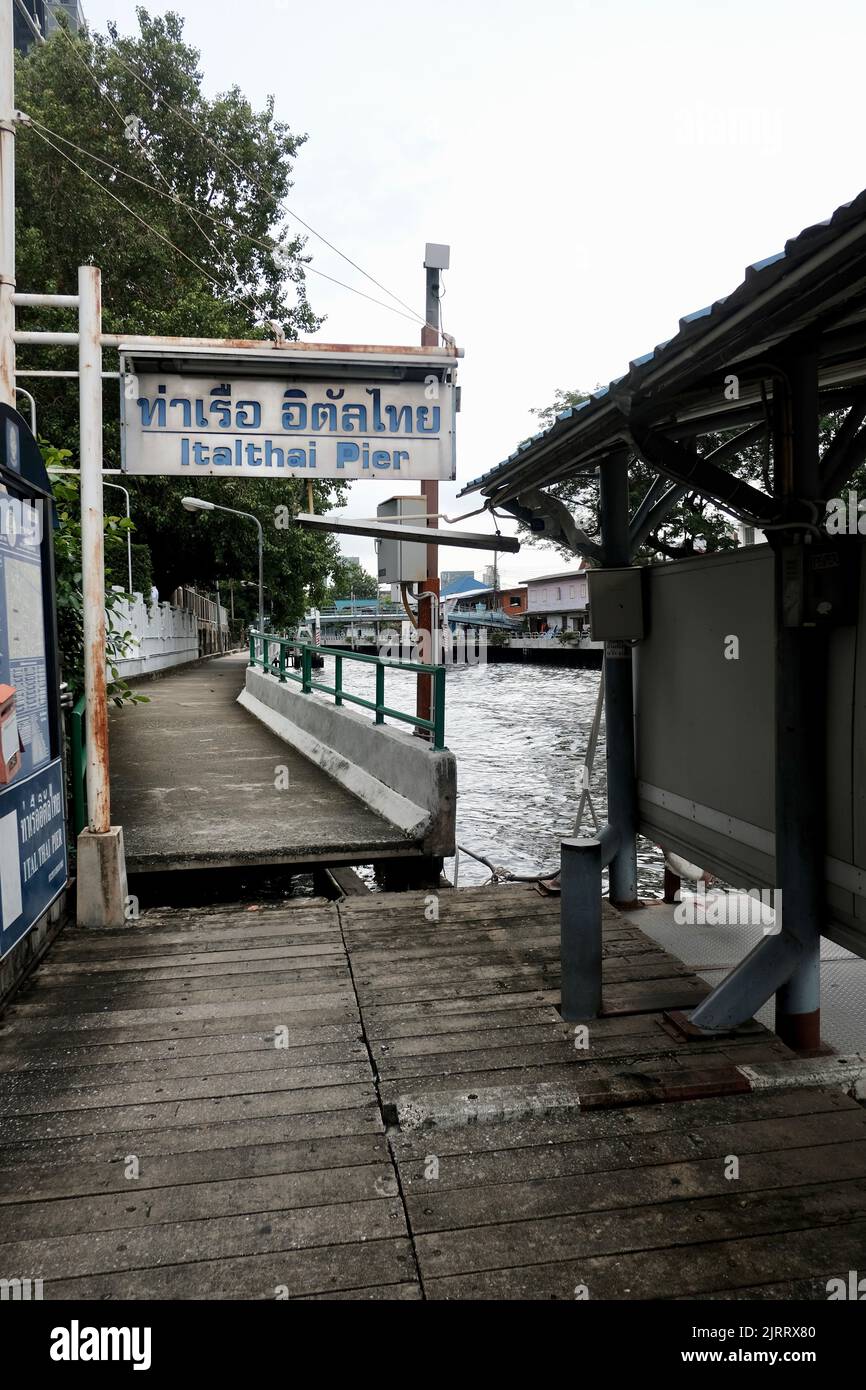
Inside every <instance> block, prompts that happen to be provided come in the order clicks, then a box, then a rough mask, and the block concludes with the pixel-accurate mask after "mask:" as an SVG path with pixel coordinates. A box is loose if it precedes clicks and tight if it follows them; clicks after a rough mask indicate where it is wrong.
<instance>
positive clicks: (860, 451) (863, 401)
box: [821, 387, 866, 501]
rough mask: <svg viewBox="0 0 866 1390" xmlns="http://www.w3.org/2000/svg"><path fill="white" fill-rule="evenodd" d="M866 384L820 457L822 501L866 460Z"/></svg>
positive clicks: (831, 494) (839, 487) (837, 489)
mask: <svg viewBox="0 0 866 1390" xmlns="http://www.w3.org/2000/svg"><path fill="white" fill-rule="evenodd" d="M864 418H866V387H864V388H861V389H860V390H859V391H858V392H857V395H856V396H855V397H854V401H853V404H852V406H851V409H850V410H849V411H848V414H847V415H846V416H845V419H844V420H843V421H842V424H841V425H840V426H839V428H838V430H837V431H836V434H835V435H834V437H833V439H832V441H831V442H830V444H829V445H828V447H827V448H826V449H825V451H824V457H823V458H822V459H821V489H822V492H823V494H824V500H825V501H826V500H827V499H828V498H830V497H835V496H836V495H837V494H838V492H839V490H840V489H841V488H842V486H843V485H844V484H845V483H847V481H848V479H849V478H850V477H851V474H852V473H853V472H854V470H855V469H857V468H859V467H860V465H861V463H862V462H863V461H864V459H866V429H861V428H860V426H861V425H862V424H863V421H864Z"/></svg>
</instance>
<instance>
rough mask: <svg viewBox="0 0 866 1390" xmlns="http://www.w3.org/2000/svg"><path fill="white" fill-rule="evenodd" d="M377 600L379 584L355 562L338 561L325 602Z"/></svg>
mask: <svg viewBox="0 0 866 1390" xmlns="http://www.w3.org/2000/svg"><path fill="white" fill-rule="evenodd" d="M353 594H354V596H355V598H378V596H379V584H378V581H377V580H375V579H374V578H373V576H372V574H370V573H369V572H368V571H367V570H365V569H364V566H363V565H361V564H359V562H358V561H357V560H338V561H337V564H336V566H335V567H334V573H333V579H332V582H331V584H330V586H329V588H328V592H327V595H326V601H329V602H333V601H334V599H338V598H351V597H352V595H353Z"/></svg>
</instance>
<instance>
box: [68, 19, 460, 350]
mask: <svg viewBox="0 0 866 1390" xmlns="http://www.w3.org/2000/svg"><path fill="white" fill-rule="evenodd" d="M58 27H59V29H60V31H61V33H62V34H63V35H64V37H65V39H66V41H67V43H68V44H69V46H70V47H71V48H72V49H73V51H74V52H76V56H79V55H78V54H77V50H76V49H75V43H74V41H73V39H72V36H71V35H70V34H69V33H68V31H67V29H66V27H65V26H64V25H62V24H61V25H59V26H58ZM112 57H113V58H114V59H115V61H116V62H118V63H119V64H120V66H121V67H122V68H124V69H125V70H126V71H127V72H128V73H129V74H130V76H131V77H133V78H134V79H135V81H136V82H138V83H140V85H141V86H142V87H144V89H145V90H146V91H148V92H149V93H150V95H151V96H152V97H153V98H154V100H155V101H156V102H157V103H158V104H159V105H162V106H164V107H165V108H166V110H167V111H171V113H172V114H173V115H174V116H176V117H177V118H178V120H180V121H183V123H184V124H185V125H187V126H188V127H189V128H190V130H192V131H193V132H194V133H195V134H196V135H197V136H198V137H199V139H200V140H204V141H205V142H206V144H208V145H210V147H211V148H212V149H213V150H214V151H215V152H216V153H217V154H218V155H219V156H220V157H221V158H222V159H224V160H225V161H226V162H227V163H228V164H230V165H231V166H232V168H233V169H235V170H236V172H237V173H239V174H240V175H241V176H242V177H243V178H244V179H246V181H247V182H248V183H250V184H251V185H252V186H253V187H254V188H257V189H258V191H259V192H260V193H263V194H264V195H265V197H266V198H270V200H271V202H272V203H273V205H274V207H275V208H277V209H278V210H280V211H282V212H285V213H286V214H287V215H288V216H289V217H292V218H294V220H295V221H296V222H299V223H300V224H301V226H302V227H304V228H305V230H306V231H308V232H309V233H310V234H311V236H314V237H316V239H317V240H318V241H321V242H322V243H323V245H325V246H327V247H328V249H329V250H331V251H333V252H334V254H335V255H337V256H339V257H340V258H341V259H342V260H344V261H346V262H347V264H348V265H350V266H351V267H352V269H353V270H357V271H358V273H359V275H363V276H364V278H365V280H369V281H370V282H371V284H374V285H375V286H376V288H377V289H379V290H381V291H382V293H383V294H387V296H388V298H389V299H393V300H395V301H396V303H397V304H399V305H401V306H402V308H403V309H405V310H406V311H407V312H408V314H410V315H411V317H412V319H413V320H414V322H416V323H417V324H419V325H420V326H421V327H422V328H429V329H431V330H432V331H433V332H434V333H436V334H437V335H438V333H439V331H440V330H439V329H438V328H437V327H436V325H435V324H432V323H428V322H427V320H426V319H425V317H424V315H423V314H419V313H418V311H417V310H416V309H413V308H412V306H411V305H410V304H407V303H406V301H405V300H403V299H401V298H400V296H399V295H396V294H394V292H393V290H389V289H388V286H387V285H383V284H382V282H381V281H380V280H377V279H376V277H375V276H374V275H371V274H370V273H369V271H366V270H365V269H364V267H363V266H361V265H358V263H357V261H353V260H352V258H351V256H348V255H347V254H346V253H345V251H341V250H340V248H339V247H338V246H335V245H334V243H333V242H332V241H329V240H328V238H327V237H326V236H324V235H323V234H322V233H321V232H319V231H317V230H316V228H315V227H314V226H313V225H312V224H311V223H310V222H307V221H305V220H304V218H303V217H301V216H300V214H299V213H297V212H294V211H293V209H292V208H290V207H289V206H288V205H287V204H286V202H285V201H284V200H281V199H280V198H278V197H277V195H276V194H275V193H274V191H273V189H271V188H267V187H266V186H265V185H264V184H262V183H261V182H260V181H259V180H258V179H256V178H253V177H251V175H250V174H248V173H247V171H246V170H245V169H244V168H243V166H242V165H240V164H238V162H237V160H236V159H234V158H233V156H232V155H230V154H229V152H228V150H226V149H224V148H223V146H222V145H220V144H219V143H218V142H217V141H216V140H214V139H213V137H212V136H210V135H208V133H207V131H205V130H202V129H201V127H200V126H198V125H197V124H196V122H195V121H193V120H191V119H190V117H189V116H187V114H186V112H185V111H182V110H181V109H180V108H179V107H176V106H172V104H171V102H169V101H166V99H165V97H164V96H163V95H162V94H161V93H160V92H159V91H158V90H157V88H156V87H152V86H151V84H150V83H149V82H147V81H146V80H145V78H143V77H142V76H141V74H140V73H138V72H136V70H135V68H133V67H132V66H131V65H130V64H129V63H127V62H126V61H125V59H123V58H121V56H120V54H119V53H118V52H117V50H116V49H114V50H112ZM81 61H82V62H84V59H83V58H82V59H81ZM85 67H87V68H88V71H89V72H90V73H91V75H92V76H93V77H94V78H96V74H95V73H94V72H93V69H92V68H90V67H89V65H88V64H87V63H85ZM98 80H99V79H98V78H96V81H97V82H98ZM109 100H110V98H109ZM111 104H112V105H114V102H112V103H111ZM116 109H117V108H116V107H115V110H116ZM122 119H124V123H125V118H122ZM325 278H326V279H328V278H333V277H328V276H326V277H325ZM334 283H335V284H340V283H341V282H340V281H339V280H336V281H334ZM347 288H349V287H348V286H347ZM356 293H360V291H356ZM366 297H367V298H369V296H366ZM373 302H374V303H377V302H378V301H376V300H374V301H373Z"/></svg>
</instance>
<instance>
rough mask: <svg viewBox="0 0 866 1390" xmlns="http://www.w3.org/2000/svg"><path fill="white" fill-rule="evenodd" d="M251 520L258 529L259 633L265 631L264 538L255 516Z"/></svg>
mask: <svg viewBox="0 0 866 1390" xmlns="http://www.w3.org/2000/svg"><path fill="white" fill-rule="evenodd" d="M252 520H253V521H254V522H255V523H256V525H257V526H258V528H259V631H260V632H264V630H265V536H264V532H263V531H262V523H261V522H260V521H259V519H258V517H257V516H254V517H253V518H252Z"/></svg>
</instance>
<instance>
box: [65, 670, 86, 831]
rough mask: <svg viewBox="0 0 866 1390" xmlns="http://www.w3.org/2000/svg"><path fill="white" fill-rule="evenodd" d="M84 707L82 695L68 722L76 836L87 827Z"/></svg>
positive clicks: (74, 706) (73, 821)
mask: <svg viewBox="0 0 866 1390" xmlns="http://www.w3.org/2000/svg"><path fill="white" fill-rule="evenodd" d="M84 705H85V700H84V696H83V695H82V696H81V698H80V699H79V700H77V701H76V702H75V704H74V705H73V706H72V718H71V719H70V721H69V722H70V730H69V735H70V742H71V744H72V824H73V829H74V830H75V834H76V835H80V834H81V832H82V830H83V829H84V827H85V826H86V825H87V755H86V752H85V749H86V739H87V731H86V728H85V716H84Z"/></svg>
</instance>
